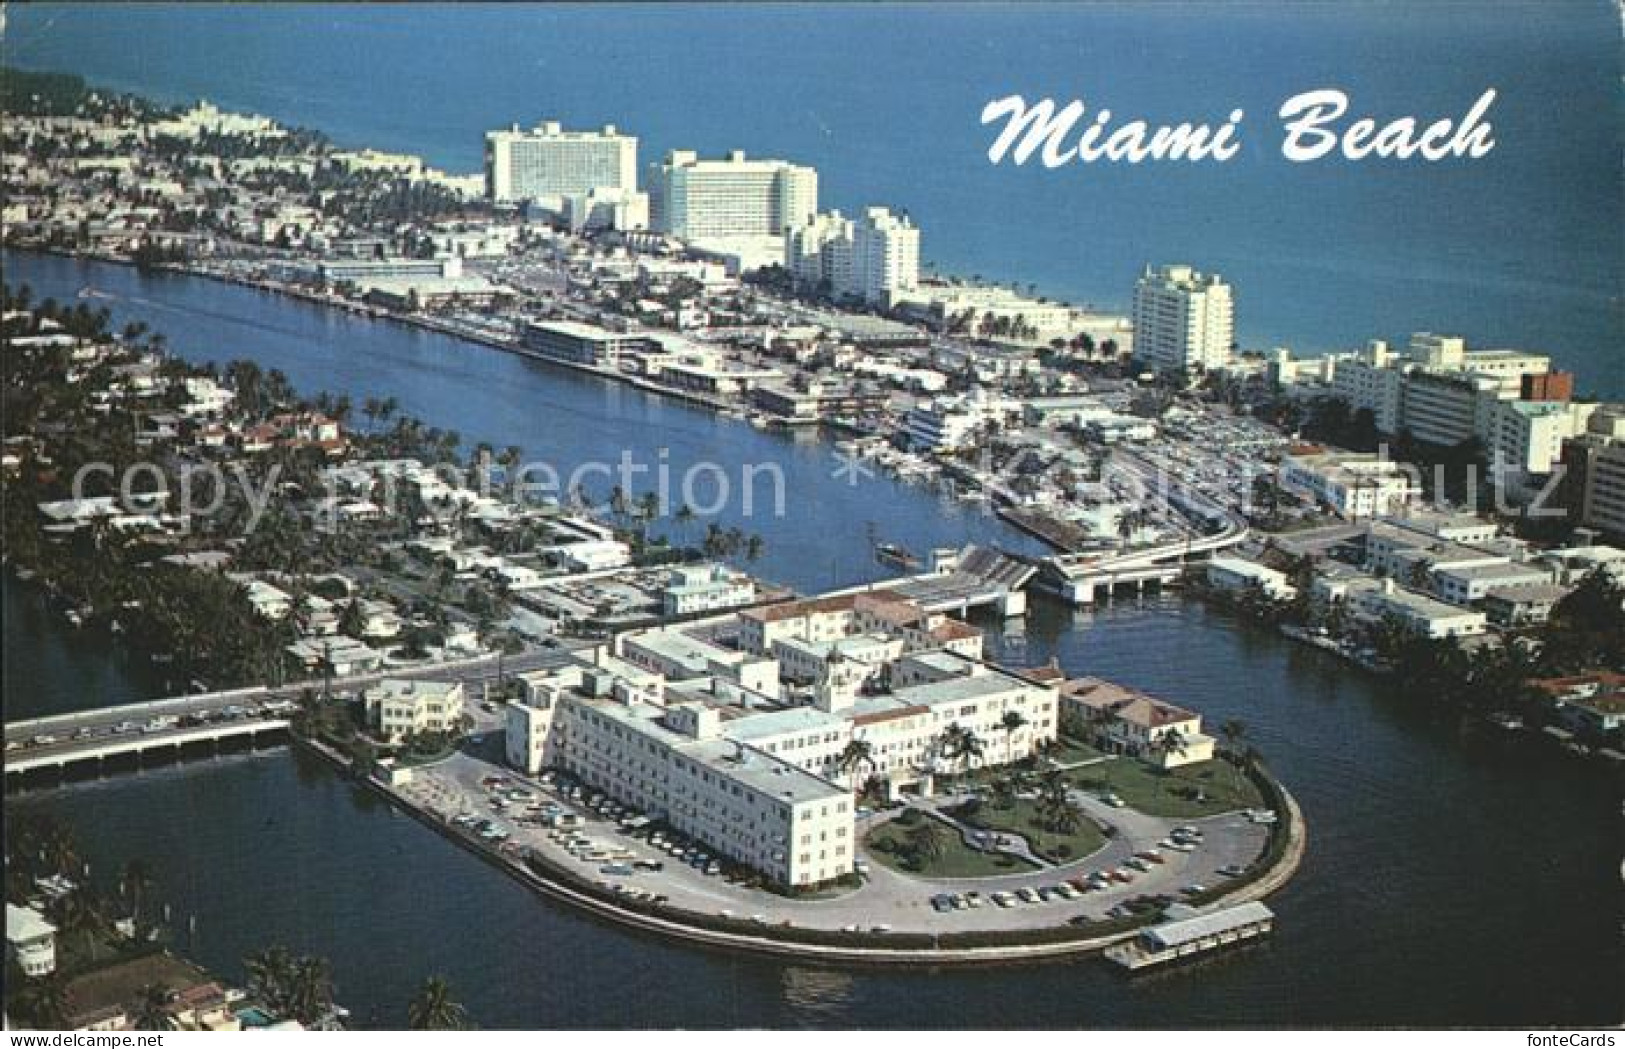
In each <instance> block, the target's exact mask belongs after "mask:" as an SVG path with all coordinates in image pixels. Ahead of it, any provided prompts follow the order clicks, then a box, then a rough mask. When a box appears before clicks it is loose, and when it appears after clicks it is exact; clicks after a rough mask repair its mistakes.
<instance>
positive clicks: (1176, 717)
mask: <svg viewBox="0 0 1625 1049" xmlns="http://www.w3.org/2000/svg"><path fill="white" fill-rule="evenodd" d="M1060 696H1061V704H1062V707H1063V709H1066V710H1069V711H1070V712H1071V713H1072V714H1073V716H1075V717H1076V718H1077V719H1078V720H1079V721H1081V722H1083V723H1084V724H1085V725H1089V726H1092V731H1093V734H1094V736H1095V738H1096V739H1097V740H1098V741H1100V742H1101V743H1103V744H1104V745H1105V746H1106V747H1107V748H1108V749H1110V750H1114V751H1116V752H1118V753H1121V754H1130V755H1133V756H1134V757H1137V758H1142V759H1144V760H1146V761H1149V762H1151V763H1152V764H1154V765H1158V766H1160V767H1162V768H1165V769H1171V768H1178V767H1179V766H1181V765H1193V764H1195V763H1197V762H1200V761H1209V760H1211V759H1212V758H1213V737H1212V736H1208V735H1205V734H1204V733H1203V732H1202V715H1200V714H1198V713H1196V712H1195V711H1191V710H1186V709H1185V708H1184V707H1180V706H1176V705H1174V704H1173V703H1169V702H1167V701H1166V700H1161V699H1157V698H1156V697H1155V696H1150V695H1147V694H1146V693H1144V692H1138V691H1136V690H1134V689H1131V688H1125V687H1124V686H1122V685H1118V684H1114V683H1113V682H1110V681H1103V680H1101V679H1100V678H1093V677H1083V678H1075V679H1073V680H1071V681H1068V682H1066V683H1065V684H1064V685H1062V686H1061V689H1060Z"/></svg>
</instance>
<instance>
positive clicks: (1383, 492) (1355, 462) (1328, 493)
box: [1280, 446, 1422, 519]
mask: <svg viewBox="0 0 1625 1049" xmlns="http://www.w3.org/2000/svg"><path fill="white" fill-rule="evenodd" d="M1280 480H1281V486H1282V487H1283V488H1286V489H1287V490H1289V491H1293V492H1297V493H1299V494H1302V495H1304V496H1306V497H1307V498H1309V499H1312V500H1314V502H1315V503H1316V504H1318V505H1320V506H1324V507H1328V508H1330V509H1331V511H1332V512H1333V513H1335V514H1337V515H1338V516H1340V517H1345V518H1350V519H1358V518H1361V517H1375V516H1379V515H1385V514H1392V513H1396V512H1398V511H1400V510H1402V509H1404V508H1405V507H1406V506H1408V505H1410V504H1411V503H1412V502H1414V501H1415V500H1416V499H1418V498H1420V497H1421V494H1422V485H1421V481H1420V479H1419V478H1418V477H1417V476H1416V468H1415V467H1413V466H1410V465H1409V464H1406V463H1398V462H1394V461H1393V460H1391V459H1387V458H1384V457H1383V456H1381V455H1376V454H1359V453H1355V452H1333V451H1329V450H1327V449H1325V448H1319V447H1315V446H1307V447H1298V448H1294V449H1292V450H1291V452H1290V453H1289V454H1288V455H1287V456H1286V457H1285V458H1284V459H1283V460H1282V461H1281V466H1280Z"/></svg>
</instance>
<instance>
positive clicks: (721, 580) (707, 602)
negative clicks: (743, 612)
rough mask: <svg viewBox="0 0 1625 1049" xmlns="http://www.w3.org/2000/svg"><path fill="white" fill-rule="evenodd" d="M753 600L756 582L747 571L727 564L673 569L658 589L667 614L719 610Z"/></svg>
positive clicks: (676, 614) (746, 603)
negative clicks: (663, 585)
mask: <svg viewBox="0 0 1625 1049" xmlns="http://www.w3.org/2000/svg"><path fill="white" fill-rule="evenodd" d="M754 600H756V584H755V583H754V582H752V581H751V578H750V576H749V575H747V574H746V573H744V572H740V571H736V570H734V569H732V568H729V567H728V566H726V565H718V564H708V565H690V566H687V567H684V568H679V569H677V570H676V571H674V572H672V574H671V578H670V579H669V580H668V581H667V583H666V585H665V587H664V588H663V589H662V590H661V592H660V601H661V606H662V608H663V610H664V611H665V613H666V615H668V616H686V615H693V614H695V613H698V612H719V611H722V610H724V609H729V608H739V607H741V606H744V605H748V604H750V603H751V602H752V601H754Z"/></svg>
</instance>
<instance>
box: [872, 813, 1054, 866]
mask: <svg viewBox="0 0 1625 1049" xmlns="http://www.w3.org/2000/svg"><path fill="white" fill-rule="evenodd" d="M927 818H929V817H925V816H921V817H918V819H927ZM910 826H912V824H908V825H905V824H903V823H902V822H901V821H900V820H890V821H888V822H886V823H884V824H882V825H881V826H879V827H876V828H875V829H874V830H873V831H872V832H870V834H869V836H868V837H867V838H866V839H865V844H866V845H867V846H868V850H869V855H870V856H871V857H872V858H873V859H874V860H875V861H876V862H878V863H884V864H885V865H886V866H888V867H890V868H892V869H893V870H897V871H902V872H903V873H904V874H910V875H914V876H916V877H920V878H996V877H998V876H999V875H1001V874H1021V873H1024V872H1026V871H1030V870H1032V869H1033V868H1032V866H1031V864H1029V863H1027V862H1026V861H1025V860H1018V859H1016V858H1015V857H1013V856H997V855H993V854H990V853H986V852H978V851H976V850H975V849H973V848H971V847H970V846H969V845H966V844H965V842H964V839H963V838H961V837H960V836H959V833H958V832H957V831H955V830H953V829H952V828H950V827H948V826H946V825H945V824H938V826H940V827H941V828H942V843H943V847H942V855H941V856H939V857H938V858H936V859H934V860H929V861H927V862H926V863H925V864H924V865H923V866H921V867H914V866H911V865H910V862H909V859H908V843H907V834H908V830H909V827H910Z"/></svg>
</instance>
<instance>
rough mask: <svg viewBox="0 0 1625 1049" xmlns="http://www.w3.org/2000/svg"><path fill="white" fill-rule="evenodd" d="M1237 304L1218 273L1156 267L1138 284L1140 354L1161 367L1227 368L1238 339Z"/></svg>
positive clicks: (1136, 312) (1136, 310) (1136, 339)
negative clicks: (1236, 332) (1232, 349)
mask: <svg viewBox="0 0 1625 1049" xmlns="http://www.w3.org/2000/svg"><path fill="white" fill-rule="evenodd" d="M1235 325H1236V321H1235V303H1234V301H1233V300H1232V299H1231V296H1230V285H1228V284H1226V283H1225V282H1224V278H1222V277H1220V276H1219V275H1218V274H1216V273H1215V274H1203V273H1198V272H1196V271H1195V270H1193V269H1191V268H1190V267H1189V266H1163V267H1161V268H1160V269H1157V270H1152V268H1151V267H1150V266H1147V267H1146V268H1145V272H1144V273H1143V274H1141V276H1140V280H1139V283H1138V284H1137V285H1135V288H1134V355H1135V356H1136V357H1139V358H1140V359H1141V360H1142V361H1144V362H1146V363H1147V364H1148V365H1150V366H1151V367H1152V368H1154V369H1156V370H1157V371H1176V370H1183V369H1186V368H1191V367H1196V366H1200V367H1202V368H1208V369H1212V368H1222V367H1224V366H1225V365H1226V364H1228V363H1229V361H1230V347H1231V345H1232V344H1233V343H1234V341H1235V331H1236V327H1235Z"/></svg>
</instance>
